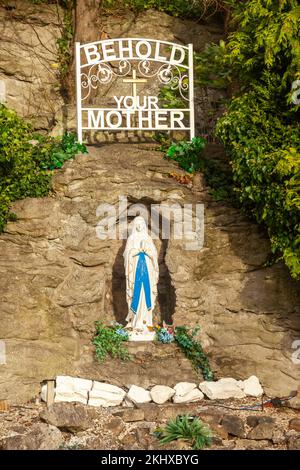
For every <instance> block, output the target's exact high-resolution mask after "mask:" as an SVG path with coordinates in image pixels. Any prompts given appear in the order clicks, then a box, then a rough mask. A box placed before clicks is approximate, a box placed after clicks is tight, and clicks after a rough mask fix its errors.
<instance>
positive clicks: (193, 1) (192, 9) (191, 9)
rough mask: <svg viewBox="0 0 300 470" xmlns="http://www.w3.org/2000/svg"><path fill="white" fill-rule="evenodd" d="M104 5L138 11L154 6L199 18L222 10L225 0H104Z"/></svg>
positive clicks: (183, 16)
mask: <svg viewBox="0 0 300 470" xmlns="http://www.w3.org/2000/svg"><path fill="white" fill-rule="evenodd" d="M102 6H103V8H104V10H111V9H114V8H121V7H122V6H123V7H125V8H130V9H131V10H133V11H134V12H137V13H138V12H141V11H144V10H149V9H151V8H152V9H155V10H158V11H163V12H165V13H168V14H169V15H172V16H180V17H182V18H195V17H198V18H199V17H202V16H203V15H210V14H211V13H213V12H214V11H218V10H221V9H222V8H223V6H224V2H222V1H220V0H172V1H170V0H122V1H120V0H104V1H103V5H102Z"/></svg>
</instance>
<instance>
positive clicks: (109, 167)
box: [0, 144, 300, 402]
mask: <svg viewBox="0 0 300 470" xmlns="http://www.w3.org/2000/svg"><path fill="white" fill-rule="evenodd" d="M171 171H179V170H178V168H177V167H176V166H175V165H172V164H171V163H170V162H168V161H166V160H163V159H162V155H161V154H160V153H159V152H157V151H154V150H151V149H149V148H147V147H146V146H141V145H122V144H115V145H108V146H103V147H100V148H90V153H89V155H83V156H79V157H77V158H76V160H75V161H74V162H68V163H66V164H65V166H64V169H63V170H62V171H59V172H57V173H56V175H55V178H54V190H55V193H54V194H53V195H51V196H50V197H48V198H43V199H26V200H24V201H18V202H16V203H14V205H13V210H14V211H15V212H16V214H17V215H18V220H17V222H11V223H9V224H8V225H7V228H6V230H5V232H4V233H3V234H2V235H1V237H0V285H1V298H0V312H1V326H0V339H2V340H4V341H5V345H6V352H7V354H6V356H7V360H6V364H3V365H0V398H1V399H5V398H7V399H9V400H11V401H12V402H22V401H25V400H27V399H31V398H32V397H34V396H35V395H37V394H38V393H39V389H40V382H42V381H43V380H46V379H51V378H53V377H55V376H56V375H71V376H76V375H78V376H80V377H82V378H88V379H93V380H98V381H107V382H109V383H112V384H115V385H118V386H123V385H124V386H128V384H130V383H135V384H136V385H141V386H143V387H149V386H151V385H155V384H162V383H163V384H166V385H169V386H174V384H175V383H176V382H180V381H190V382H194V381H196V377H195V375H194V374H195V372H194V371H193V370H192V368H191V366H190V365H189V363H188V361H187V360H186V359H185V358H184V357H183V356H182V355H181V356H180V355H178V353H177V352H176V351H174V350H172V351H171V350H170V349H168V348H167V347H164V348H156V347H153V348H152V349H151V350H149V351H139V350H138V349H137V350H136V356H135V360H134V362H132V363H130V364H127V363H121V362H120V361H117V360H111V361H107V362H106V363H104V364H99V363H97V362H96V361H95V358H94V349H93V347H92V344H91V339H92V336H93V334H94V322H95V321H96V320H99V319H100V320H102V321H103V322H105V323H109V322H111V321H113V320H118V321H124V319H125V316H126V313H127V306H126V302H125V291H124V276H125V275H124V268H123V257H122V254H123V248H124V243H123V242H122V241H120V240H100V239H99V238H97V236H96V225H97V222H98V221H99V218H98V217H97V216H96V209H97V207H98V205H99V204H101V203H103V202H106V203H110V204H113V205H116V204H117V203H118V198H119V196H120V195H126V196H127V197H128V201H129V205H132V203H133V202H137V201H140V202H148V203H149V201H155V202H156V203H159V202H167V203H171V202H179V203H180V204H183V203H187V202H188V203H192V202H203V203H204V204H205V245H204V248H203V249H202V250H200V251H186V250H185V249H184V245H183V243H182V240H171V241H170V242H169V243H168V245H167V246H165V247H164V248H163V250H159V251H160V253H161V256H160V260H159V266H160V273H161V276H160V281H159V293H160V296H159V298H158V304H157V309H156V313H155V318H156V319H157V320H159V319H160V318H161V317H163V318H171V317H172V318H173V320H174V322H175V324H177V325H178V324H179V325H180V324H181V325H182V324H185V325H190V326H195V325H199V326H200V327H201V328H202V333H201V340H202V343H203V345H204V347H205V349H206V351H207V352H208V353H209V356H210V360H211V363H212V367H213V369H214V371H215V373H216V377H217V378H218V377H226V376H231V377H234V378H236V379H245V378H247V377H249V376H250V375H256V376H258V377H259V378H260V380H261V383H262V386H263V387H264V390H265V391H266V392H267V394H271V395H274V394H275V395H288V394H289V393H290V391H291V390H296V389H297V383H299V379H300V369H299V367H300V366H299V365H297V364H294V363H293V362H292V360H291V356H292V353H293V352H294V350H293V349H292V343H293V341H294V340H296V339H299V338H300V325H299V321H300V311H299V305H300V289H299V283H296V282H295V281H292V280H291V278H290V276H289V274H288V271H287V269H286V268H285V267H284V266H283V265H281V264H277V265H275V266H273V267H269V268H264V267H263V263H264V261H265V259H266V257H267V255H268V253H269V243H268V239H267V236H266V234H265V233H264V232H263V231H262V230H261V228H259V227H258V226H257V225H255V224H251V223H250V222H249V221H248V220H247V219H246V218H245V217H244V216H243V215H241V213H240V212H239V211H237V210H235V209H233V208H231V207H229V206H226V205H224V204H221V203H215V202H213V201H212V200H211V198H210V196H209V195H208V193H207V191H206V190H205V189H203V191H202V192H198V193H197V194H195V193H192V192H191V190H189V189H187V188H186V187H184V186H182V185H180V184H179V183H177V182H176V181H175V180H174V179H172V178H170V177H169V176H168V175H169V173H170V172H171ZM161 246H162V243H161V241H159V240H158V241H157V247H158V249H159V248H160V247H161ZM170 289H171V291H170ZM170 292H171V294H170ZM170 295H171V300H170ZM197 380H198V379H197ZM198 381H199V380H198Z"/></svg>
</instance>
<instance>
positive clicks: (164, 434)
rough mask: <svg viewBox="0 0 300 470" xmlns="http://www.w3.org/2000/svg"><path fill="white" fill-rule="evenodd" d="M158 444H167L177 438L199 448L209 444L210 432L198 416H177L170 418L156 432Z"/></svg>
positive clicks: (195, 448)
mask: <svg viewBox="0 0 300 470" xmlns="http://www.w3.org/2000/svg"><path fill="white" fill-rule="evenodd" d="M157 435H158V436H160V437H159V439H160V444H161V445H164V444H168V443H169V442H172V441H176V440H177V439H184V440H185V441H187V442H189V443H190V445H191V447H192V448H193V449H194V450H201V449H203V448H204V447H209V446H210V445H211V439H212V433H211V430H210V429H209V428H208V427H207V426H205V425H204V424H203V423H202V421H201V420H200V419H199V418H194V417H190V416H188V415H183V416H177V417H176V418H175V419H171V420H170V421H169V422H168V424H167V425H166V427H165V429H163V430H159V433H157Z"/></svg>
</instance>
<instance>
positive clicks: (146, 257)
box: [124, 216, 158, 341]
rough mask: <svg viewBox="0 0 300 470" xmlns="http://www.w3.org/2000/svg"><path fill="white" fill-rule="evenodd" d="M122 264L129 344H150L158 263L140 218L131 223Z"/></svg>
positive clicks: (153, 247) (152, 244)
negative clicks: (123, 265)
mask: <svg viewBox="0 0 300 470" xmlns="http://www.w3.org/2000/svg"><path fill="white" fill-rule="evenodd" d="M124 264H125V274H126V298H127V303H128V315H127V318H126V321H127V322H128V323H127V325H126V328H128V329H129V330H131V332H130V334H129V337H130V339H131V340H132V341H152V340H153V339H154V337H155V333H154V332H153V318H152V312H153V309H154V305H155V299H156V296H157V282H158V261H157V250H156V248H155V246H154V243H153V241H152V238H151V237H150V235H149V234H148V230H147V226H146V223H145V220H144V218H143V217H141V216H138V217H135V219H134V220H133V222H132V232H131V235H130V236H129V237H128V240H127V243H126V247H125V251H124Z"/></svg>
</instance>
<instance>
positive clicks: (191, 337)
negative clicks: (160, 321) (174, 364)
mask: <svg viewBox="0 0 300 470" xmlns="http://www.w3.org/2000/svg"><path fill="white" fill-rule="evenodd" d="M198 332H199V328H195V329H194V330H192V331H189V329H188V328H187V327H186V326H177V327H176V328H175V340H176V342H177V344H178V345H179V346H180V348H181V350H182V351H183V352H184V354H185V356H186V357H187V358H188V359H189V360H190V361H191V362H192V363H193V365H194V367H195V368H196V370H198V369H200V370H201V372H202V375H203V377H204V379H205V380H213V378H214V377H213V372H212V370H211V368H210V365H209V360H208V358H207V356H206V354H205V353H204V351H203V349H202V346H201V344H200V342H199V341H197V339H196V338H195V336H196V335H197V333H198Z"/></svg>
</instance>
